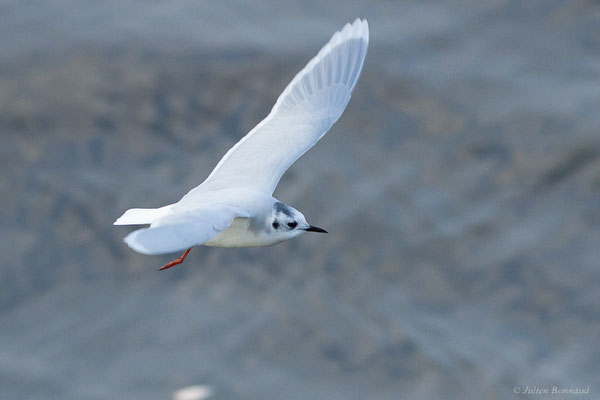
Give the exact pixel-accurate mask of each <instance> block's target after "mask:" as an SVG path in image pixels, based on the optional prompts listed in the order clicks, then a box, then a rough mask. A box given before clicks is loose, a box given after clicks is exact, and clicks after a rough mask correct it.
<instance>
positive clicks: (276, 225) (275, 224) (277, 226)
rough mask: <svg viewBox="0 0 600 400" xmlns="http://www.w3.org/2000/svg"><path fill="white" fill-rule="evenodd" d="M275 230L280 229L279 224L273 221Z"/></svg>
mask: <svg viewBox="0 0 600 400" xmlns="http://www.w3.org/2000/svg"><path fill="white" fill-rule="evenodd" d="M273 228H274V229H279V222H277V221H273Z"/></svg>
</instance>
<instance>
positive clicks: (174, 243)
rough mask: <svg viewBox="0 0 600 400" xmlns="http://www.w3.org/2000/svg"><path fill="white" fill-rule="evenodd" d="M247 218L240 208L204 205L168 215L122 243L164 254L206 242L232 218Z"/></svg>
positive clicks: (140, 251) (225, 226) (145, 251)
mask: <svg viewBox="0 0 600 400" xmlns="http://www.w3.org/2000/svg"><path fill="white" fill-rule="evenodd" d="M237 217H249V214H248V213H247V212H246V211H245V210H242V209H239V208H235V207H228V206H207V207H203V208H199V209H196V210H190V211H186V212H181V213H173V214H169V215H167V216H165V217H163V218H160V219H158V220H156V221H155V222H153V223H152V225H151V226H150V227H148V228H143V229H138V230H136V231H133V232H131V233H130V234H129V235H127V237H125V243H127V245H128V246H129V247H131V248H132V249H133V250H135V251H137V252H138V253H142V254H166V253H173V252H175V251H181V250H185V249H188V248H190V247H192V246H197V245H200V244H202V243H206V242H208V241H209V240H210V239H212V238H213V237H215V236H217V235H218V234H219V233H220V232H221V231H223V230H225V229H227V227H228V226H229V225H230V224H231V222H232V221H233V219H234V218H237Z"/></svg>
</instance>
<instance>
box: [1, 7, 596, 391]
mask: <svg viewBox="0 0 600 400" xmlns="http://www.w3.org/2000/svg"><path fill="white" fill-rule="evenodd" d="M357 16H361V17H366V18H368V20H369V23H370V26H371V47H370V51H369V55H368V58H367V62H366V65H365V69H364V73H363V76H362V78H361V80H360V82H359V84H358V85H357V87H356V90H355V93H354V97H353V99H352V101H351V102H350V104H349V106H348V109H347V110H346V113H345V114H344V115H343V117H342V118H341V120H340V121H339V122H338V123H337V124H336V125H335V126H334V127H333V129H332V130H331V132H330V133H329V134H328V135H327V136H326V137H325V138H324V139H323V140H322V141H321V142H320V143H319V144H318V146H316V147H315V148H314V149H312V150H311V151H310V152H308V153H307V154H306V155H305V156H304V157H303V158H302V159H301V160H299V161H298V162H297V163H296V164H295V165H294V166H293V167H292V168H291V169H290V170H289V171H288V173H287V174H286V175H285V176H284V179H283V180H282V182H281V184H280V186H279V188H278V189H277V191H276V193H275V195H276V196H277V197H278V198H279V199H281V200H282V201H284V202H286V203H289V204H291V205H293V206H295V207H296V208H298V209H300V210H301V211H303V213H304V214H305V215H306V216H307V217H308V219H309V221H310V222H312V223H314V224H316V225H319V226H323V227H325V228H326V229H328V230H329V232H330V234H329V235H327V236H321V235H316V234H315V235H309V234H307V235H304V236H303V237H301V238H299V239H297V240H294V241H292V242H288V243H284V244H281V245H278V246H275V247H269V248H262V249H239V250H232V249H211V248H202V247H201V248H196V249H194V250H193V251H192V252H191V253H190V256H189V258H188V260H187V261H186V262H185V264H183V265H182V266H180V267H177V268H174V269H171V270H169V271H166V272H157V271H156V269H157V268H158V267H159V266H161V265H162V264H163V263H164V262H167V261H169V260H170V258H172V257H169V256H164V257H148V256H143V255H139V254H136V253H134V252H133V251H131V250H129V249H128V248H127V247H126V246H125V245H124V244H123V243H122V238H123V237H124V236H125V235H126V234H127V232H128V231H129V230H130V229H129V228H126V227H113V226H112V225H111V224H112V222H113V221H114V219H115V218H116V217H118V216H119V215H120V214H121V213H122V212H123V211H124V210H125V209H127V208H130V207H144V206H146V207H155V206H160V205H163V204H167V203H169V202H173V201H176V200H177V199H178V198H179V197H180V196H181V195H182V194H183V193H185V192H186V191H187V190H189V189H190V188H192V187H194V186H195V185H197V184H198V183H200V182H201V181H202V180H203V179H204V178H205V177H206V176H207V175H208V173H209V172H210V170H211V168H212V167H213V166H214V165H215V164H216V163H217V161H218V160H219V158H220V157H221V155H222V154H224V152H225V151H226V150H227V149H228V148H229V147H230V146H231V145H232V144H233V143H235V141H237V140H238V138H240V137H241V136H242V135H243V134H245V133H246V132H247V131H248V130H249V129H251V128H252V127H253V126H254V125H255V124H256V123H257V122H258V121H260V120H261V119H262V118H263V117H264V116H265V115H266V114H267V113H268V111H269V110H270V107H271V106H272V104H273V103H274V101H275V99H276V97H277V95H278V94H279V93H280V91H281V90H282V89H283V88H284V87H285V85H286V84H287V82H288V81H289V80H291V78H292V77H293V75H294V74H295V73H296V72H297V71H298V70H299V69H300V68H301V67H302V66H303V65H304V64H305V63H306V62H307V61H308V59H309V58H310V57H312V56H313V55H314V54H315V53H316V51H317V50H318V49H319V47H320V46H321V45H322V44H324V43H325V42H326V41H327V40H328V38H329V37H330V35H331V34H332V33H333V32H334V31H335V30H337V29H339V28H341V26H342V25H343V24H344V23H345V22H347V21H351V20H353V19H354V18H356V17H357ZM0 37H2V38H3V39H2V40H1V41H0V135H1V138H2V141H1V145H0V152H1V157H0V167H1V170H2V173H1V174H0V202H1V203H0V204H1V205H2V207H1V209H2V212H1V213H0V218H1V224H0V251H1V254H2V262H1V267H0V398H2V399H17V398H18V399H109V398H111V399H115V398H122V399H169V398H171V396H172V393H173V392H174V391H175V390H177V389H180V388H182V387H185V386H188V385H194V384H206V385H210V386H211V387H213V388H214V390H215V393H216V394H215V397H214V398H215V399H308V398H321V399H400V398H403V399H425V398H446V399H482V398H489V399H506V398H519V399H523V398H530V399H540V398H545V396H542V395H531V396H528V395H520V394H515V389H514V388H515V387H517V388H518V389H517V390H520V389H523V390H524V389H525V387H526V386H530V387H534V386H537V387H538V388H541V389H544V388H549V389H551V388H552V386H557V387H560V388H587V387H588V386H589V395H580V396H562V397H560V398H598V396H600V347H599V344H598V338H600V311H599V307H600V290H599V287H600V245H599V243H600V229H599V227H600V136H599V134H600V112H599V108H600V3H599V2H597V1H546V0H543V1H542V0H538V1H527V2H521V1H504V0H496V1H488V2H476V1H452V2H442V1H440V2H436V1H426V2H421V1H412V2H411V1H407V2H390V1H364V2H363V1H354V2H341V1H340V2H326V4H323V3H322V2H319V1H308V2H298V3H282V2H277V1H273V0H270V1H264V2H261V3H259V4H247V3H246V2H243V1H241V0H240V1H221V2H197V1H191V0H186V1H179V2H168V3H163V2H153V1H148V2H141V1H127V2H123V1H106V2H93V3H89V4H84V3H81V2H75V1H67V0H64V1H47V2H41V1H40V2H10V1H7V2H2V5H0Z"/></svg>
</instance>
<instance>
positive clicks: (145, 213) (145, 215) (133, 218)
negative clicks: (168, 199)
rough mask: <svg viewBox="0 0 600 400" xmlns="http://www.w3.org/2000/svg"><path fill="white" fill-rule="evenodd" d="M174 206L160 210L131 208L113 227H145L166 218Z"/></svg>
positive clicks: (170, 205)
mask: <svg viewBox="0 0 600 400" xmlns="http://www.w3.org/2000/svg"><path fill="white" fill-rule="evenodd" d="M172 207H173V204H169V205H168V206H164V207H160V208H131V209H129V210H127V211H125V213H124V214H123V215H121V216H120V217H119V218H118V219H117V220H116V221H115V222H114V223H113V225H145V224H151V223H152V222H154V221H155V220H157V219H159V218H162V217H164V216H166V215H167V214H168V213H169V211H170V210H171V208H172Z"/></svg>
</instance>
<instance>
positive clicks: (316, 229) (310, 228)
mask: <svg viewBox="0 0 600 400" xmlns="http://www.w3.org/2000/svg"><path fill="white" fill-rule="evenodd" d="M305 231H306V232H319V233H328V232H327V231H326V230H325V229H323V228H319V227H317V226H312V225H311V226H309V227H308V228H306V229H305Z"/></svg>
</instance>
